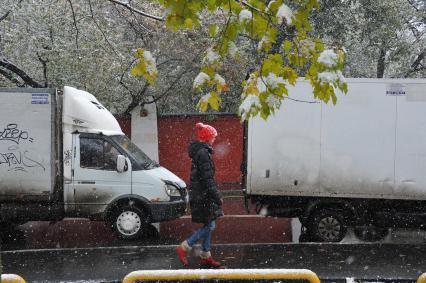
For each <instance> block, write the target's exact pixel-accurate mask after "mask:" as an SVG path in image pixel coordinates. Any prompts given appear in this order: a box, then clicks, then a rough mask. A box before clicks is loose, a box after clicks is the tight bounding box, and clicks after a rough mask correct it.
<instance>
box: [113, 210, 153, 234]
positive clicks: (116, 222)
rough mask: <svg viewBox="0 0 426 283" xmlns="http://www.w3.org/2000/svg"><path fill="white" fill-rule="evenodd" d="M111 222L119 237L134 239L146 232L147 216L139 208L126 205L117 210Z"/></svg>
mask: <svg viewBox="0 0 426 283" xmlns="http://www.w3.org/2000/svg"><path fill="white" fill-rule="evenodd" d="M111 224H112V227H113V229H114V231H115V233H116V234H117V236H118V237H119V238H121V239H124V240H134V239H139V238H141V237H142V234H143V233H144V232H145V229H146V227H147V218H146V216H145V213H144V212H143V211H142V210H140V209H139V208H137V207H134V206H124V207H121V208H120V209H118V210H117V211H116V213H115V214H114V217H113V218H112V223H111Z"/></svg>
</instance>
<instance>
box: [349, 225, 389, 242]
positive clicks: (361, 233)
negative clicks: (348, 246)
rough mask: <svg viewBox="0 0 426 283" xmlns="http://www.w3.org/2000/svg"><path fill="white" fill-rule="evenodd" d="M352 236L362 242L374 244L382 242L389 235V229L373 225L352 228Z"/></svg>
mask: <svg viewBox="0 0 426 283" xmlns="http://www.w3.org/2000/svg"><path fill="white" fill-rule="evenodd" d="M354 234H355V236H356V237H357V238H358V239H360V240H362V241H365V242H375V241H380V240H383V239H384V238H385V237H386V236H387V235H388V234H389V229H387V228H382V227H377V226H375V225H366V226H357V227H355V228H354Z"/></svg>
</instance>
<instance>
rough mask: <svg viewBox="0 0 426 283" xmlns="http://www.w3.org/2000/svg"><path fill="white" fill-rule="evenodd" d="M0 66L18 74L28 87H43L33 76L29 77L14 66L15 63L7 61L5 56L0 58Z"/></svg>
mask: <svg viewBox="0 0 426 283" xmlns="http://www.w3.org/2000/svg"><path fill="white" fill-rule="evenodd" d="M0 67H3V68H5V69H7V70H9V71H10V72H12V73H13V74H15V75H17V76H19V77H20V78H21V79H22V80H23V81H24V83H25V84H26V85H28V86H30V87H36V88H41V87H43V86H42V85H41V84H39V83H38V82H36V81H35V80H34V79H33V78H31V77H30V76H29V75H28V74H27V73H26V72H25V71H24V70H22V69H21V68H19V67H18V66H16V65H15V64H13V63H11V62H9V61H8V60H6V59H5V58H0Z"/></svg>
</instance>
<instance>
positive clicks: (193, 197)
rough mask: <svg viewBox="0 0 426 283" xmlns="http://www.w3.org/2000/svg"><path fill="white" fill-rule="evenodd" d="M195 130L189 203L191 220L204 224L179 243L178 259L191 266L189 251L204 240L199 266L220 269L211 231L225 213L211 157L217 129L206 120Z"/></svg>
mask: <svg viewBox="0 0 426 283" xmlns="http://www.w3.org/2000/svg"><path fill="white" fill-rule="evenodd" d="M195 130H196V136H197V140H195V141H192V142H191V143H190V145H189V149H188V152H189V157H190V158H191V159H192V164H191V176H190V184H189V204H190V207H191V216H192V222H196V223H203V224H204V225H203V226H202V227H201V228H199V229H198V230H197V231H195V232H194V233H193V234H192V235H191V236H190V237H189V238H188V239H187V240H185V241H183V242H182V243H181V244H180V245H179V246H177V248H176V252H177V254H178V256H179V260H180V261H181V262H182V263H183V265H184V266H186V267H187V266H188V265H189V264H188V259H187V252H188V251H189V250H190V249H191V248H192V246H193V245H194V244H195V243H196V242H198V241H199V240H201V239H202V244H201V247H202V252H201V254H200V257H201V258H200V265H201V266H202V267H210V268H218V267H220V263H219V262H217V261H215V260H214V259H213V258H212V256H211V253H210V245H211V238H212V233H213V231H214V229H215V227H216V223H215V220H216V218H217V217H219V216H222V215H223V212H222V196H221V194H220V193H219V191H218V190H217V188H216V182H215V180H214V174H215V167H214V163H213V159H212V156H211V155H212V154H213V149H212V145H213V143H214V141H215V139H216V137H217V131H216V129H215V128H213V127H212V126H210V125H206V124H203V123H197V124H196V125H195Z"/></svg>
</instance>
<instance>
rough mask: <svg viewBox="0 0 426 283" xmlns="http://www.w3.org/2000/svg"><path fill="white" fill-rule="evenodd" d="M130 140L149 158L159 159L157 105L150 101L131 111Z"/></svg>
mask: <svg viewBox="0 0 426 283" xmlns="http://www.w3.org/2000/svg"><path fill="white" fill-rule="evenodd" d="M131 139H132V141H133V142H134V143H135V144H136V145H137V146H138V147H139V148H141V149H142V150H143V152H145V153H146V154H147V155H148V156H149V157H150V158H151V159H153V160H155V161H159V157H158V130H157V106H156V105H155V104H154V103H152V104H148V105H145V106H144V109H141V107H140V106H137V107H135V109H133V111H132V136H131Z"/></svg>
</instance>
